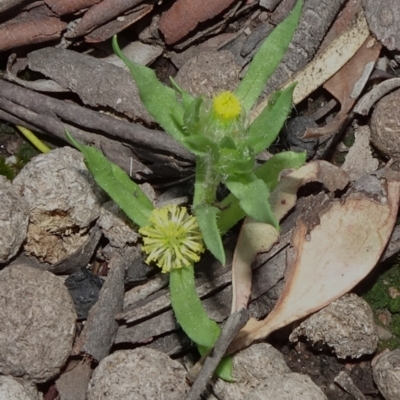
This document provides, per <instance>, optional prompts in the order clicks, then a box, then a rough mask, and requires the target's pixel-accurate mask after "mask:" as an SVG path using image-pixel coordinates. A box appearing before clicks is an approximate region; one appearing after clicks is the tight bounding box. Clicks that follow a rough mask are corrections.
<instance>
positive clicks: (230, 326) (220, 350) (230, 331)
mask: <svg viewBox="0 0 400 400" xmlns="http://www.w3.org/2000/svg"><path fill="white" fill-rule="evenodd" d="M249 318H250V313H249V311H248V310H247V309H244V308H243V309H242V310H240V311H237V312H235V313H234V314H231V315H230V316H229V317H228V319H227V321H226V324H225V325H224V327H223V328H222V331H221V334H220V336H219V338H218V340H217V342H216V343H215V346H214V348H213V349H212V350H211V351H210V353H209V354H208V356H207V357H206V359H205V361H204V364H203V367H202V368H201V370H200V372H199V373H198V375H197V377H196V380H195V381H194V383H193V386H192V387H191V389H190V391H189V393H188V394H187V396H186V397H185V400H197V399H199V398H200V395H201V393H202V392H203V390H204V389H205V388H206V386H207V384H208V382H209V381H210V379H211V378H212V376H213V373H214V371H215V369H216V368H217V366H218V364H219V363H220V361H221V360H222V357H223V356H224V354H225V351H226V349H227V348H228V346H229V344H230V343H231V341H232V339H233V338H234V337H235V336H236V334H237V333H238V332H239V330H240V329H242V328H243V326H244V325H245V324H246V322H247V321H248V320H249ZM196 365H197V364H196ZM195 368H196V366H195V367H194V368H193V369H195ZM191 374H192V371H191ZM191 377H192V376H191Z"/></svg>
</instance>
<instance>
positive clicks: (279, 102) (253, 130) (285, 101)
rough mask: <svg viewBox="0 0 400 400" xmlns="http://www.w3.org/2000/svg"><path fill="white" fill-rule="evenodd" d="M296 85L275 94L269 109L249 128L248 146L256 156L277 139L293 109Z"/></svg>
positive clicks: (270, 101) (268, 106) (265, 109)
mask: <svg viewBox="0 0 400 400" xmlns="http://www.w3.org/2000/svg"><path fill="white" fill-rule="evenodd" d="M295 87H296V83H293V84H292V85H290V86H289V87H288V88H286V89H285V90H283V91H277V92H275V93H274V94H273V95H272V96H271V98H270V99H269V102H268V105H267V107H265V108H264V110H263V111H262V112H261V114H260V115H259V116H258V117H257V118H256V119H255V120H254V121H253V123H252V124H251V125H250V126H249V128H248V131H247V134H248V139H247V140H246V144H247V145H248V146H250V147H251V148H252V149H253V150H254V152H255V153H256V154H258V153H260V152H261V151H263V150H264V149H266V148H268V147H269V146H270V145H271V144H272V142H273V141H274V140H275V139H276V138H277V136H278V135H279V132H280V131H281V129H282V126H283V124H284V123H285V121H286V119H287V117H288V115H289V113H290V110H291V109H292V97H293V91H294V88H295Z"/></svg>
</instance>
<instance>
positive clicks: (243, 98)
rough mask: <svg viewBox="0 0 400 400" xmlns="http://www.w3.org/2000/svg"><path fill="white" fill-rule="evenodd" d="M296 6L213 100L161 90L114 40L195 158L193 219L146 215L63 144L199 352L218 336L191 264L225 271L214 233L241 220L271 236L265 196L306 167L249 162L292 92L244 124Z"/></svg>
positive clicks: (103, 166) (224, 373) (121, 181)
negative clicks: (108, 205)
mask: <svg viewBox="0 0 400 400" xmlns="http://www.w3.org/2000/svg"><path fill="white" fill-rule="evenodd" d="M301 8H302V1H301V0H299V1H298V2H297V4H296V5H295V7H294V9H293V11H292V13H291V14H290V15H289V16H288V17H287V18H286V20H285V21H283V22H282V23H281V24H280V25H279V26H278V27H276V29H275V30H274V31H273V32H272V33H271V34H270V35H269V36H268V38H267V39H266V40H265V42H264V43H263V45H262V46H261V47H260V49H259V51H258V52H257V54H256V55H255V57H254V58H253V60H252V62H251V64H250V66H249V68H248V71H247V73H246V75H245V77H244V78H243V80H242V81H241V82H240V84H239V86H238V87H237V89H236V90H235V92H234V93H233V92H223V93H220V94H218V95H216V96H215V97H214V98H213V99H207V98H205V97H203V96H199V97H197V98H195V97H193V96H191V95H190V94H189V93H188V92H186V91H185V90H184V89H183V88H181V87H179V86H178V84H177V83H176V82H175V81H174V80H173V79H172V78H171V84H172V88H170V87H167V86H165V85H163V84H162V83H161V82H160V81H159V80H158V79H157V77H156V75H155V73H154V71H153V70H151V69H149V68H147V67H145V66H141V65H138V64H136V63H133V62H132V61H130V60H129V59H128V58H127V57H126V56H125V55H124V54H123V53H122V51H121V50H120V48H119V47H118V43H117V40H116V38H115V37H114V38H113V48H114V51H115V53H116V54H117V55H118V56H119V57H120V58H121V59H122V60H123V61H124V62H125V64H126V65H127V66H128V67H129V69H130V71H131V73H132V76H133V78H134V80H135V82H136V85H137V87H138V89H139V94H140V98H141V100H142V102H143V104H144V105H145V107H146V108H147V110H148V112H149V113H150V114H151V115H152V116H153V118H154V119H155V120H156V121H157V122H158V123H159V124H160V126H161V127H162V128H163V129H164V130H165V131H166V132H168V133H169V134H170V135H171V136H173V137H174V138H175V139H176V140H177V141H178V142H179V143H181V144H182V145H183V146H184V147H186V148H187V149H188V150H189V151H191V152H192V153H193V154H194V155H195V156H196V172H195V183H194V197H193V204H192V206H191V210H192V212H193V214H194V216H191V215H189V213H188V211H187V209H186V208H183V207H176V206H167V207H164V208H162V209H154V207H153V205H152V203H151V202H150V200H149V199H148V198H147V197H146V196H145V195H144V194H143V192H142V191H141V190H140V188H139V187H138V185H136V183H134V182H133V181H131V179H130V178H129V177H128V176H127V175H126V174H125V172H124V171H123V170H122V169H121V168H119V167H118V166H116V165H114V164H112V163H110V162H109V161H108V160H107V159H106V158H105V157H104V155H103V154H101V153H100V152H99V151H98V150H96V149H95V148H92V147H89V146H84V145H82V144H80V143H78V142H77V141H76V140H75V139H74V138H73V137H72V136H71V135H70V134H68V133H67V137H68V139H69V140H70V142H71V143H72V144H73V145H74V146H75V147H76V148H78V149H79V150H80V151H81V152H82V153H83V154H84V156H85V161H86V164H87V166H88V169H89V170H90V171H91V172H92V174H93V176H94V178H95V180H96V181H97V183H98V184H99V185H100V186H101V187H102V188H103V189H104V190H105V191H106V192H107V193H108V194H109V195H110V197H111V198H112V199H113V200H114V201H116V202H117V203H118V204H119V206H120V207H121V209H122V210H123V211H124V212H125V213H126V214H127V216H128V217H130V218H131V219H132V221H133V222H135V223H136V224H137V225H138V226H139V228H140V229H139V232H140V233H141V234H142V236H143V242H144V246H143V250H144V252H145V253H147V258H146V261H147V262H155V263H156V264H157V265H158V266H159V267H160V268H161V269H162V272H164V273H165V272H169V274H170V292H171V304H172V307H173V310H174V313H175V316H176V318H177V321H178V323H179V324H180V326H181V327H182V329H183V330H184V331H185V333H186V334H187V335H188V336H189V337H190V338H191V339H192V340H193V341H194V342H195V343H196V344H197V345H198V348H199V351H200V353H201V354H204V353H205V352H207V351H208V350H209V349H210V348H212V346H213V345H214V343H215V341H216V340H217V338H218V336H219V334H220V328H219V326H218V325H217V324H216V322H214V321H212V320H211V319H209V318H208V316H207V313H206V312H205V310H204V308H203V306H202V303H201V301H200V299H199V297H198V296H197V293H196V287H195V280H194V267H193V265H194V263H195V262H197V261H198V260H199V259H200V254H201V253H202V252H203V251H204V249H205V247H206V248H207V249H208V250H209V251H210V252H211V253H213V255H214V256H215V257H216V258H217V259H218V260H219V261H220V262H221V263H222V264H225V251H224V247H223V244H222V239H221V235H222V234H224V233H225V232H226V231H227V230H229V229H230V228H231V227H232V226H233V225H235V224H236V223H237V222H238V221H240V220H241V219H242V218H244V217H245V216H246V215H247V216H250V217H252V218H253V219H255V220H257V221H261V222H264V223H268V224H271V225H273V226H274V227H276V228H278V227H279V226H278V221H277V220H276V218H275V216H274V214H273V212H272V210H271V207H270V204H269V202H268V199H269V195H270V192H271V190H273V189H274V187H275V186H276V184H277V182H278V179H279V174H280V173H281V172H282V170H283V169H287V168H298V167H300V166H301V165H302V164H303V163H304V161H305V154H303V153H292V152H286V153H280V154H277V155H275V156H273V157H272V158H271V159H270V160H269V161H268V162H266V163H265V164H264V165H263V166H261V167H260V168H258V169H257V168H256V156H257V154H259V153H260V152H261V151H263V150H264V149H266V148H268V147H269V146H270V145H271V143H272V142H273V141H274V140H275V139H276V137H277V135H278V134H279V131H280V130H281V128H282V126H283V124H284V122H285V120H286V118H287V117H288V114H289V112H290V110H291V106H292V93H293V90H294V85H291V86H290V87H289V88H287V89H285V90H283V91H278V92H276V93H275V94H273V95H272V96H271V98H270V101H269V103H268V106H267V107H266V108H265V109H264V110H263V112H262V113H261V114H260V115H259V116H258V117H257V118H256V119H255V120H254V121H253V122H252V123H250V121H249V113H250V111H251V109H252V107H253V106H254V105H255V103H256V101H257V99H258V98H259V96H260V94H261V92H262V90H263V88H264V87H265V84H266V82H267V80H268V79H269V77H270V76H271V74H272V73H273V71H274V70H275V69H276V67H277V66H278V64H279V63H280V61H281V59H282V57H283V55H284V54H285V52H286V50H287V48H288V46H289V43H290V41H291V38H292V36H293V33H294V31H295V29H296V27H297V24H298V21H299V18H300V14H301ZM221 183H222V184H224V185H225V186H226V187H227V188H228V189H229V190H230V192H231V194H230V195H229V196H228V197H227V198H225V199H224V200H223V201H222V202H221V203H218V202H217V200H216V192H217V188H218V186H219V185H220V184H221ZM203 241H204V244H205V247H204V244H203ZM230 371H231V361H230V359H229V358H228V359H225V360H223V362H222V363H221V365H220V367H219V370H218V371H217V373H218V374H219V376H220V377H223V378H224V379H227V380H229V379H230V377H231V373H230Z"/></svg>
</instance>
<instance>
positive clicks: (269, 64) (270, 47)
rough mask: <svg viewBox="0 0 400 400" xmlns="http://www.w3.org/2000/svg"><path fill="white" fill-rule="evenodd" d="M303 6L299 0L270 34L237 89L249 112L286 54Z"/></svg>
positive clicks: (237, 94) (237, 93) (236, 92)
mask: <svg viewBox="0 0 400 400" xmlns="http://www.w3.org/2000/svg"><path fill="white" fill-rule="evenodd" d="M302 5H303V2H302V0H298V1H297V3H296V5H295V6H294V8H293V10H292V12H291V13H290V14H289V16H288V17H287V18H286V19H285V20H284V21H283V22H282V23H281V24H279V25H278V26H277V27H276V28H275V29H274V30H273V31H272V32H271V33H270V34H269V36H268V37H267V38H266V40H265V41H264V43H263V44H262V45H261V47H260V49H259V50H258V51H257V53H256V55H255V56H254V58H253V60H252V61H251V63H250V66H249V69H248V71H247V73H246V75H245V76H244V78H243V79H242V81H241V82H240V84H239V86H238V87H237V89H236V91H235V94H236V96H238V97H239V99H241V100H242V102H243V107H244V109H245V110H246V111H247V112H249V111H250V110H251V108H252V107H253V106H254V104H255V102H256V101H257V99H258V98H259V96H260V94H261V92H262V90H263V89H264V87H265V84H266V83H267V81H268V79H269V78H270V76H271V75H272V73H273V72H274V71H275V69H276V67H277V66H278V65H279V63H280V62H281V60H282V58H283V56H284V54H285V53H286V50H287V49H288V47H289V44H290V42H291V40H292V37H293V34H294V32H295V30H296V28H297V25H298V23H299V20H300V15H301V9H302Z"/></svg>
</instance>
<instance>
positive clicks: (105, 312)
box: [72, 248, 134, 361]
mask: <svg viewBox="0 0 400 400" xmlns="http://www.w3.org/2000/svg"><path fill="white" fill-rule="evenodd" d="M132 251H134V249H133V248H127V249H125V250H124V251H123V252H122V253H121V254H116V255H115V256H114V257H113V258H112V260H111V262H110V264H109V273H108V276H107V280H106V282H105V283H104V285H103V287H102V288H101V290H100V293H99V299H98V300H97V302H96V304H95V305H94V306H93V307H92V308H91V310H90V311H89V316H88V319H87V321H86V325H85V327H84V329H83V331H82V333H81V335H80V337H79V339H78V341H77V342H76V343H75V346H74V348H73V350H72V353H73V354H75V355H77V354H80V353H85V354H87V355H89V356H90V357H92V358H93V359H95V360H96V361H101V360H102V359H103V358H104V357H106V356H107V355H108V353H109V351H110V349H111V346H112V345H113V343H114V338H115V335H116V333H117V329H118V323H117V322H116V321H115V319H114V316H115V314H117V313H118V312H120V311H121V310H122V305H123V302H124V275H125V269H126V268H127V267H128V264H129V263H130V260H131V253H132Z"/></svg>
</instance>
